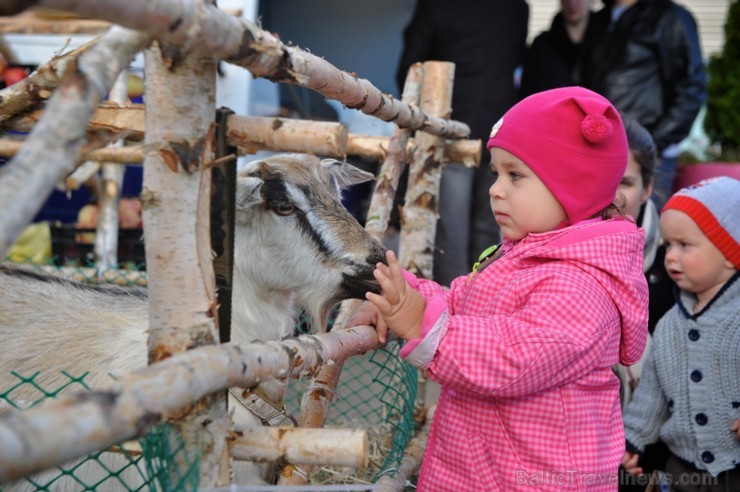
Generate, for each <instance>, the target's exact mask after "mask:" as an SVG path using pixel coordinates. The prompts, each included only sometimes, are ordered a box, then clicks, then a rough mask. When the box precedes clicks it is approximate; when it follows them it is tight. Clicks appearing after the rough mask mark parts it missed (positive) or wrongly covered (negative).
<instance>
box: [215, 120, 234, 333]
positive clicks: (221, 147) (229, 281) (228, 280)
mask: <svg viewBox="0 0 740 492" xmlns="http://www.w3.org/2000/svg"><path fill="white" fill-rule="evenodd" d="M231 115H233V111H231V110H230V109H227V108H220V109H218V110H216V131H215V141H216V148H215V153H214V159H216V160H220V159H224V158H228V157H229V156H233V158H232V159H230V160H228V161H227V162H226V163H224V164H223V165H220V166H214V167H213V169H212V170H211V180H212V183H213V189H212V191H211V244H212V246H213V254H214V258H213V270H214V273H215V275H216V293H217V297H218V329H219V338H220V340H221V343H225V342H228V341H229V340H231V305H232V303H231V296H232V292H233V284H234V220H235V210H234V204H235V202H236V155H235V153H236V148H235V147H232V146H230V145H229V144H228V142H227V139H226V134H227V132H228V127H227V121H228V119H229V117H230V116H231Z"/></svg>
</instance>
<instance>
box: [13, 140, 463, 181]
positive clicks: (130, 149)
mask: <svg viewBox="0 0 740 492" xmlns="http://www.w3.org/2000/svg"><path fill="white" fill-rule="evenodd" d="M465 141H469V140H465ZM22 148H23V141H19V140H12V139H9V138H0V157H13V156H15V155H16V154H17V153H18V152H20V150H21V149H22ZM83 159H84V160H85V161H95V162H115V163H117V164H136V163H141V162H142V161H143V160H144V150H143V148H142V147H141V146H138V145H131V146H127V147H104V148H102V149H95V150H92V151H90V152H88V153H87V154H85V155H84V156H83ZM78 169H79V166H78ZM73 174H74V173H72V174H71V175H70V176H72V175H73ZM68 179H69V178H68Z"/></svg>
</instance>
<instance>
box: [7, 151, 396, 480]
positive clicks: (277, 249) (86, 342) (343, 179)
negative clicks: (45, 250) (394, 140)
mask: <svg viewBox="0 0 740 492" xmlns="http://www.w3.org/2000/svg"><path fill="white" fill-rule="evenodd" d="M372 177H373V176H372V175H371V174H370V173H366V172H364V171H361V170H360V169H358V168H356V167H354V166H351V165H349V164H346V163H340V162H338V161H335V160H321V161H320V160H319V159H318V158H316V157H314V156H309V155H301V154H283V155H277V156H272V157H269V158H266V159H264V160H259V161H255V162H252V163H250V164H248V165H247V166H246V167H245V168H244V169H243V170H242V171H240V172H239V174H238V175H237V190H236V220H235V245H234V248H235V253H234V290H233V299H232V320H233V321H232V341H234V342H235V343H246V342H251V341H257V340H280V339H283V338H285V337H288V336H290V335H291V334H292V330H293V327H294V312H295V309H296V307H302V308H303V309H304V310H305V311H306V312H308V313H309V314H310V315H311V316H312V318H313V319H314V321H315V323H316V324H317V325H318V326H322V327H323V326H324V325H325V323H326V321H327V317H328V313H329V310H330V308H331V307H332V306H333V305H334V304H336V303H337V302H338V301H341V300H343V299H348V298H353V297H356V298H362V297H363V296H364V294H365V292H367V291H368V290H374V291H377V290H378V285H377V282H376V281H375V280H374V278H373V275H372V272H373V269H374V267H375V265H376V264H377V262H379V261H384V259H383V258H384V248H383V246H382V245H381V244H380V243H379V242H378V241H377V240H375V239H374V238H373V237H372V236H371V235H369V234H368V233H367V232H366V231H365V230H364V229H363V228H362V227H361V226H360V224H359V223H358V222H357V221H356V220H355V219H354V218H353V217H352V216H351V215H350V213H349V212H348V211H347V210H346V209H345V208H344V207H343V206H342V204H341V201H340V195H341V190H342V189H344V188H346V187H347V186H350V185H352V184H356V183H361V182H364V181H368V180H369V179H372ZM0 306H2V309H1V310H0V339H2V340H3V342H2V344H3V356H2V358H0V389H3V387H6V388H7V387H9V384H8V378H9V373H10V371H16V372H18V373H21V374H24V375H29V374H33V373H34V372H36V371H39V370H44V371H46V374H41V375H39V377H37V378H36V380H37V381H38V382H39V384H40V385H41V386H42V387H43V386H46V385H52V384H56V383H57V381H58V380H59V379H60V378H62V376H60V375H59V374H52V373H51V371H56V372H57V373H58V371H59V370H61V369H66V370H67V372H69V373H72V374H75V375H80V374H81V373H83V372H84V371H87V370H93V371H100V372H98V373H91V374H90V375H89V376H88V378H87V379H86V382H87V383H88V384H90V385H91V386H95V387H100V386H101V385H104V384H105V383H106V381H109V380H110V378H109V375H108V374H109V373H111V372H113V373H117V372H127V371H130V370H133V369H136V368H138V367H141V366H144V365H145V364H146V362H147V338H146V337H147V336H146V327H147V325H148V304H147V294H146V289H140V288H135V289H133V288H132V289H128V288H121V287H115V286H106V285H98V286H95V285H83V284H79V283H75V282H72V281H68V280H63V279H60V278H57V277H52V276H47V275H42V274H39V273H30V272H28V271H25V270H23V269H20V268H18V267H9V266H3V267H0ZM42 377H43V378H45V379H40V378H42ZM55 380H57V381H55ZM268 383H272V384H263V385H261V386H260V388H261V389H262V392H263V394H266V395H267V398H265V401H269V400H273V401H282V399H283V386H282V385H281V384H280V383H278V382H268ZM10 384H12V382H11V383H10ZM26 386H28V385H26ZM30 389H31V388H30V387H29V388H25V387H23V386H21V387H19V388H17V389H16V390H14V392H13V393H12V394H11V395H10V396H11V397H12V398H14V399H15V398H19V399H23V398H28V397H29V395H28V394H27V391H26V390H30ZM239 391H240V390H234V389H232V390H230V392H229V393H230V395H229V405H230V406H233V412H234V413H233V419H234V422H237V423H239V424H240V425H261V424H262V423H264V420H265V419H260V418H259V417H257V416H256V415H255V413H253V412H254V411H255V408H254V407H251V406H250V401H245V399H246V394H244V395H242V397H240V396H239ZM247 407H250V408H251V410H252V411H248V410H247ZM256 413H257V414H259V413H260V411H259V410H257V411H256ZM263 417H264V415H263ZM112 454H113V453H105V456H106V459H107V460H110V459H115V457H112V456H108V455H112ZM118 459H119V460H120V459H122V458H121V457H120V456H119V457H118ZM261 468H263V469H262V471H261V472H260V473H258V470H257V467H256V465H254V464H252V463H235V464H234V470H235V473H236V477H235V478H236V483H263V484H264V483H267V482H266V478H267V477H266V471H265V470H264V468H265V467H264V466H262V467H261ZM45 473H47V475H48V476H49V477H53V476H54V475H55V474H53V473H49V472H45ZM139 480H141V479H140V478H139ZM47 481H48V479H47ZM37 483H44V482H38V481H37ZM58 483H59V482H55V484H54V487H53V488H54V489H55V490H57V489H58V490H62V488H63V487H62V488H59V487H60V485H57V484H58ZM70 483H72V482H70ZM117 484H118V482H117ZM16 485H18V486H19V487H21V488H23V486H24V485H25V486H27V485H28V484H20V482H16ZM76 485H77V487H79V485H78V484H76ZM115 485H116V484H114V486H115ZM65 486H66V484H65ZM118 486H119V488H120V484H118ZM6 490H15V489H12V488H11V489H6ZM64 490H67V489H66V488H65V489H64Z"/></svg>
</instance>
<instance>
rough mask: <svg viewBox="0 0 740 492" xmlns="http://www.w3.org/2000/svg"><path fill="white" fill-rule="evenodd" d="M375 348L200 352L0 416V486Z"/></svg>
mask: <svg viewBox="0 0 740 492" xmlns="http://www.w3.org/2000/svg"><path fill="white" fill-rule="evenodd" d="M378 347H379V343H378V337H377V335H376V333H375V329H374V328H372V327H370V326H362V327H355V328H351V329H348V330H336V331H332V332H331V333H325V334H321V335H304V336H301V337H299V338H297V339H292V340H286V341H283V342H272V341H270V342H262V343H251V344H244V345H233V344H222V345H210V346H202V347H198V348H195V349H193V350H189V351H187V352H185V353H183V354H180V355H176V356H173V357H170V358H169V359H166V360H163V361H160V362H157V363H155V364H152V365H151V366H148V367H145V368H142V369H139V370H137V371H134V372H132V373H129V374H127V375H123V376H121V377H120V378H119V380H118V383H116V384H115V386H114V387H113V388H111V389H108V390H105V391H92V392H89V393H79V394H76V395H71V396H66V397H63V398H60V399H59V400H56V401H52V400H49V401H46V402H44V403H43V404H41V405H39V406H37V407H33V408H30V409H28V410H24V411H22V412H12V413H2V414H0V483H3V482H6V481H9V480H12V479H15V478H19V477H23V476H26V475H29V474H31V473H34V472H37V471H40V470H43V469H45V468H49V467H51V466H55V465H58V464H61V463H64V462H66V461H69V460H71V459H74V458H78V457H80V456H83V455H86V454H88V453H91V452H93V451H96V450H99V449H107V448H108V447H110V446H111V445H113V444H115V443H118V442H121V441H125V440H129V439H133V438H135V437H136V436H138V435H140V434H141V433H143V432H144V431H145V430H146V429H147V428H149V427H150V426H151V425H153V424H155V423H157V422H160V421H162V420H163V419H165V418H167V417H168V416H171V415H174V414H182V413H183V412H186V411H187V410H188V408H189V406H191V405H193V404H195V402H197V401H198V400H200V399H201V398H203V397H205V396H206V395H208V394H210V393H212V392H216V391H221V390H225V389H227V388H229V387H232V386H239V387H242V388H251V387H253V386H256V385H257V384H259V383H260V382H262V381H265V380H269V379H276V378H285V377H298V376H301V375H304V374H308V373H311V374H315V373H316V372H317V371H318V370H319V369H320V368H321V367H322V366H323V365H325V364H330V363H334V362H335V361H338V360H344V359H345V358H346V357H350V356H352V355H357V354H361V353H365V352H367V351H368V350H374V349H376V348H378ZM204 423H205V422H204Z"/></svg>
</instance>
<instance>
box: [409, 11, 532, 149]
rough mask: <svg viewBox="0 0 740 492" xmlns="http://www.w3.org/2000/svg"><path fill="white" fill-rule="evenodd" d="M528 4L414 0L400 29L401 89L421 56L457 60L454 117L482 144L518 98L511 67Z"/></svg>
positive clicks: (520, 51)
mask: <svg viewBox="0 0 740 492" xmlns="http://www.w3.org/2000/svg"><path fill="white" fill-rule="evenodd" d="M528 20H529V6H528V5H527V3H526V2H525V1H524V0H495V1H489V2H480V1H478V0H457V1H454V2H451V1H449V0H418V2H417V4H416V10H415V11H414V14H413V17H412V18H411V21H410V22H409V24H408V25H407V26H406V29H405V31H404V33H403V52H402V53H401V59H400V61H399V64H398V72H397V73H396V81H397V83H398V87H399V91H400V90H403V84H404V81H405V80H406V73H407V72H408V69H409V67H410V66H411V65H412V64H413V63H415V62H419V61H422V62H423V61H430V60H435V61H449V62H454V63H455V85H454V87H453V92H452V119H455V120H458V121H462V122H464V123H467V124H468V126H470V130H471V136H470V138H472V139H478V138H480V139H483V145H484V146H485V143H486V141H487V140H488V135H489V134H490V132H491V127H492V126H493V124H494V123H496V121H497V120H498V119H499V118H500V117H501V116H502V115H503V114H504V113H505V112H506V111H507V110H508V109H509V108H510V107H511V106H513V105H514V104H515V103H516V102H517V90H516V87H515V86H514V70H515V69H516V67H517V66H518V65H520V64H521V63H522V60H523V57H524V50H525V47H526V39H527V22H528Z"/></svg>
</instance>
